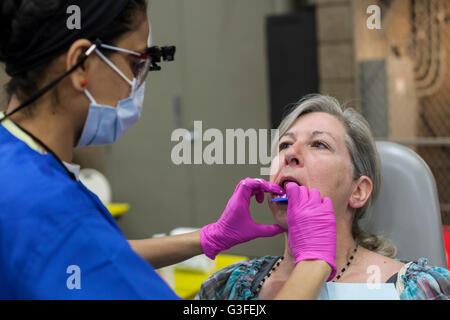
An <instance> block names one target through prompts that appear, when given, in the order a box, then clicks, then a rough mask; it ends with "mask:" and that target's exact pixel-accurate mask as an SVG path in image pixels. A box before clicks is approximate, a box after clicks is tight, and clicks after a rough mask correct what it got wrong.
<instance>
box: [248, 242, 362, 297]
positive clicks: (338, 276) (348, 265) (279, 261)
mask: <svg viewBox="0 0 450 320" xmlns="http://www.w3.org/2000/svg"><path fill="white" fill-rule="evenodd" d="M356 251H358V245H356V247H355V249H353V254H352V255H351V256H350V258H349V259H348V261H347V264H346V265H345V267H344V268H342V270H341V272H340V273H339V274H338V275H337V276H336V278H335V279H334V280H333V281H332V282H336V280H339V279H340V278H341V277H342V275H343V274H344V272H345V271H346V270H347V269H348V268H349V267H350V264H351V263H352V261H353V259H354V258H355V255H356ZM283 259H284V257H280V258H278V260H277V262H276V263H275V264H274V266H273V267H272V269H270V271H269V272H268V273H267V274H266V275H265V276H264V278H263V279H262V280H261V282H260V283H259V285H258V287H257V288H256V292H259V291H260V290H261V287H262V286H263V284H264V282H266V280H267V279H269V278H270V276H271V275H272V273H273V272H274V271H275V270H276V269H277V268H278V267H279V266H280V264H281V261H283Z"/></svg>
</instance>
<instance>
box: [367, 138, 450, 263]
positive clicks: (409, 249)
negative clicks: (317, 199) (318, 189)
mask: <svg viewBox="0 0 450 320" xmlns="http://www.w3.org/2000/svg"><path fill="white" fill-rule="evenodd" d="M376 145H377V150H378V154H379V156H380V161H381V175H382V183H381V188H380V194H379V197H378V199H377V201H376V202H375V204H374V205H373V206H372V208H371V209H369V211H368V212H367V216H366V217H364V218H363V220H361V224H360V225H361V227H362V229H363V230H365V231H368V232H371V233H374V234H377V235H378V234H381V235H384V236H386V237H388V238H389V239H390V240H392V241H393V242H394V244H395V245H396V246H397V249H398V251H397V258H400V259H406V260H410V261H411V260H414V261H415V260H417V258H420V257H425V258H428V259H429V262H430V265H434V266H439V267H443V268H446V255H445V246H444V239H443V232H442V221H441V213H440V207H439V199H438V193H437V188H436V182H435V180H434V177H433V174H432V173H431V170H430V168H429V167H428V165H427V164H426V163H425V161H424V160H423V159H422V158H421V157H420V156H419V155H418V154H416V153H415V152H414V151H412V150H411V149H408V148H406V147H404V146H402V145H399V144H397V143H392V142H385V141H379V142H377V143H376Z"/></svg>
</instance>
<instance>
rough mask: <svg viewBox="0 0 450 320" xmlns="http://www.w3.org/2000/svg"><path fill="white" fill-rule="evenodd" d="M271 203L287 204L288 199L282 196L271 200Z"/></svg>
mask: <svg viewBox="0 0 450 320" xmlns="http://www.w3.org/2000/svg"><path fill="white" fill-rule="evenodd" d="M271 201H273V202H288V197H287V195H284V196H282V197H280V198H273V199H271Z"/></svg>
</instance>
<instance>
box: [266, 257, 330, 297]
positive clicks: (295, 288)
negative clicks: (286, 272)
mask: <svg viewBox="0 0 450 320" xmlns="http://www.w3.org/2000/svg"><path fill="white" fill-rule="evenodd" d="M330 273H331V267H330V265H329V264H328V263H327V262H325V261H322V260H305V261H300V262H299V263H297V265H296V266H295V268H294V270H293V271H292V273H291V275H290V277H289V279H288V280H287V281H286V283H285V285H284V286H283V288H281V290H280V292H279V293H278V294H277V296H276V297H275V298H274V300H315V299H317V298H318V297H319V294H320V291H321V290H322V287H323V286H324V284H325V282H326V280H327V279H328V277H329V276H330Z"/></svg>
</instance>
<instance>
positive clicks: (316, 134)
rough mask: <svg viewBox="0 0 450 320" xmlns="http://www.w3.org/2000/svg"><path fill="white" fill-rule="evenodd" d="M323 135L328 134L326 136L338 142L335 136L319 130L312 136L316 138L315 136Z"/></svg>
mask: <svg viewBox="0 0 450 320" xmlns="http://www.w3.org/2000/svg"><path fill="white" fill-rule="evenodd" d="M323 134H326V135H328V136H330V137H331V138H332V139H333V140H334V141H335V142H337V140H336V138H335V137H333V135H332V134H331V133H329V132H326V131H318V130H315V131H313V133H312V134H311V137H315V136H318V135H323Z"/></svg>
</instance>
